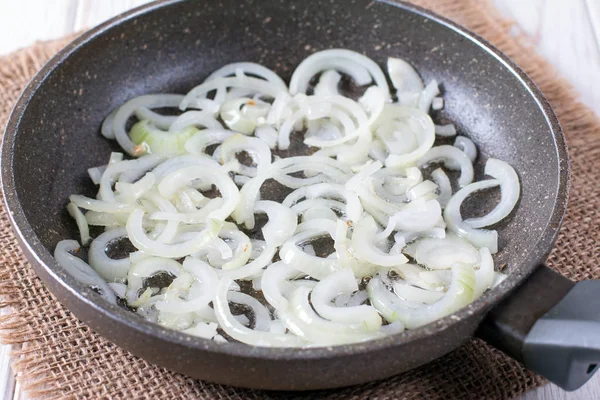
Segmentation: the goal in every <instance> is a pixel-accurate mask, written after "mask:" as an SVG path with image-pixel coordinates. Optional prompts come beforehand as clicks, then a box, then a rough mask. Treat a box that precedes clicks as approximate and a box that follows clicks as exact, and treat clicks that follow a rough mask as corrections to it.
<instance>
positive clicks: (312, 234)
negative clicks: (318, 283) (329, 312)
mask: <svg viewBox="0 0 600 400" xmlns="http://www.w3.org/2000/svg"><path fill="white" fill-rule="evenodd" d="M325 232H327V231H325V230H324V229H319V230H317V229H309V230H306V231H303V232H300V233H298V234H296V235H294V236H292V237H291V238H290V239H288V240H287V241H286V242H285V243H284V244H283V245H282V246H281V248H280V249H279V257H280V258H281V261H283V262H284V263H286V264H288V265H291V266H292V267H294V268H296V269H297V270H299V271H302V272H304V273H305V274H307V275H309V276H311V277H313V278H315V279H323V278H325V277H326V276H328V275H329V274H331V273H332V272H335V271H337V270H338V268H339V265H338V261H337V259H334V258H321V257H316V256H312V255H310V254H307V253H305V252H304V251H303V250H302V248H301V247H300V246H301V245H302V244H303V243H306V242H309V241H310V240H313V239H317V238H319V237H321V236H323V234H324V233H325ZM327 234H329V235H331V236H333V235H334V234H335V233H334V232H331V233H329V232H327Z"/></svg>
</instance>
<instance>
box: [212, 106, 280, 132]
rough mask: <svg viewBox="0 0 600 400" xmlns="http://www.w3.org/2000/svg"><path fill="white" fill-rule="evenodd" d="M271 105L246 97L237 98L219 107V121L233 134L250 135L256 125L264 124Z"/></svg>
mask: <svg viewBox="0 0 600 400" xmlns="http://www.w3.org/2000/svg"><path fill="white" fill-rule="evenodd" d="M270 108H271V105H270V104H269V103H266V102H264V101H260V100H258V101H257V100H254V99H251V98H248V97H238V98H234V99H232V100H229V101H226V102H225V103H223V105H222V106H221V115H220V116H221V119H222V120H223V122H224V123H225V125H227V127H228V128H229V129H231V130H233V131H235V132H239V133H242V134H244V135H250V134H252V133H253V132H254V130H255V129H256V126H257V125H261V124H264V123H265V122H266V117H267V114H268V113H269V109H270Z"/></svg>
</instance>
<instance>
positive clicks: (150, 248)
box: [127, 208, 222, 258]
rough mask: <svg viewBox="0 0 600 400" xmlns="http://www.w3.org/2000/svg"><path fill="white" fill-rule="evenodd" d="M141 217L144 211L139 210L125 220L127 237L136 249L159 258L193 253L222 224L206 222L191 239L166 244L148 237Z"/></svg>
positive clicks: (214, 234) (211, 221) (214, 221)
mask: <svg viewBox="0 0 600 400" xmlns="http://www.w3.org/2000/svg"><path fill="white" fill-rule="evenodd" d="M143 217H144V211H143V210H142V209H139V208H137V209H135V210H134V211H133V212H132V213H131V214H130V216H129V219H128V220H127V235H128V236H129V239H130V240H131V243H133V245H134V246H135V247H136V248H138V249H139V250H142V251H143V252H145V253H148V254H150V255H154V256H160V257H173V258H179V257H185V256H187V255H188V254H192V253H195V252H197V251H198V250H200V249H202V247H204V246H206V245H207V244H208V243H209V242H210V241H211V240H212V239H214V238H215V237H216V236H217V234H218V233H219V230H220V229H221V226H222V222H220V221H217V220H214V219H211V220H209V221H208V222H207V225H206V228H204V230H202V231H201V232H199V233H198V234H196V236H195V237H194V238H193V239H190V240H187V241H185V242H181V243H174V244H166V243H161V242H159V241H156V240H152V239H150V238H149V237H148V235H147V234H146V233H145V232H144V228H143V227H142V220H143Z"/></svg>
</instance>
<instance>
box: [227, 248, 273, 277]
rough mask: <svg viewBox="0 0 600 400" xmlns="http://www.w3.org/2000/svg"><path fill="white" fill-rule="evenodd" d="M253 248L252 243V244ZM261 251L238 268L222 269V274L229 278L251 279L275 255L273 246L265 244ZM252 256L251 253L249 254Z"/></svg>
mask: <svg viewBox="0 0 600 400" xmlns="http://www.w3.org/2000/svg"><path fill="white" fill-rule="evenodd" d="M253 248H254V245H253ZM261 250H262V251H261V253H260V254H259V255H258V257H256V258H255V259H253V260H252V261H251V262H249V263H248V264H246V265H242V266H240V267H238V268H232V269H226V270H223V271H222V273H223V276H227V277H229V278H231V279H243V280H251V278H252V277H253V276H254V275H256V274H258V273H261V271H262V270H263V268H265V267H266V266H267V265H269V263H271V261H272V260H273V256H274V255H275V250H276V247H275V246H271V245H268V244H267V245H266V246H265V247H264V248H263V249H261ZM251 258H252V255H251Z"/></svg>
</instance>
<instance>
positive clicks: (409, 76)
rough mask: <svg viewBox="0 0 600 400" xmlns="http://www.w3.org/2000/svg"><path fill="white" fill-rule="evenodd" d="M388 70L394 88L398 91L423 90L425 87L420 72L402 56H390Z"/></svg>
mask: <svg viewBox="0 0 600 400" xmlns="http://www.w3.org/2000/svg"><path fill="white" fill-rule="evenodd" d="M387 70H388V75H389V76H390V80H391V81H392V85H394V88H396V89H397V90H398V92H419V93H420V92H421V91H423V89H424V88H425V85H424V84H423V81H422V80H421V77H420V76H419V73H418V72H417V71H416V70H415V69H414V68H413V67H412V66H411V65H410V64H409V63H407V62H406V61H404V60H403V59H401V58H392V57H389V58H388V60H387Z"/></svg>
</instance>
